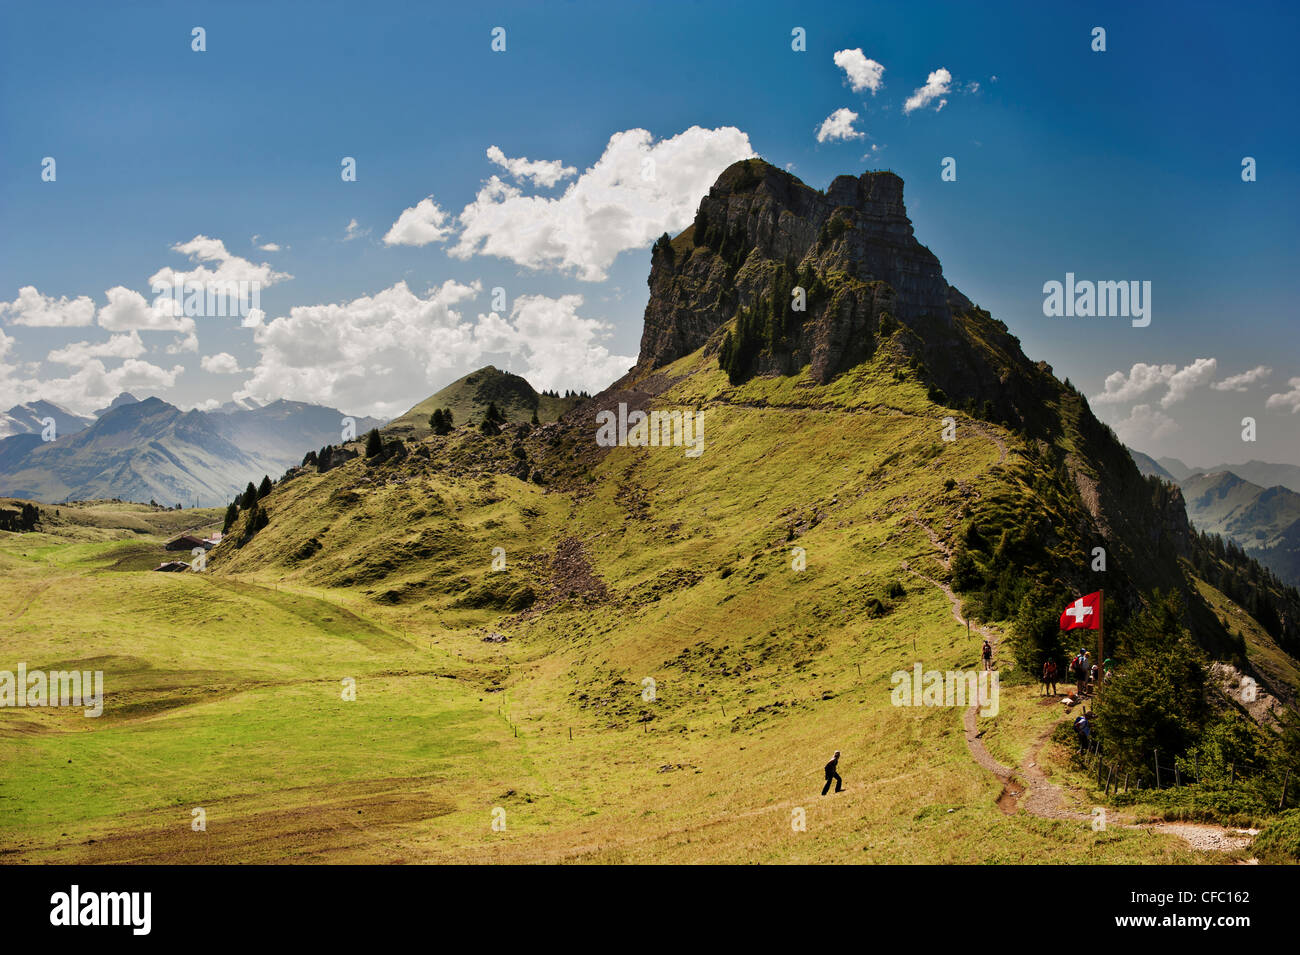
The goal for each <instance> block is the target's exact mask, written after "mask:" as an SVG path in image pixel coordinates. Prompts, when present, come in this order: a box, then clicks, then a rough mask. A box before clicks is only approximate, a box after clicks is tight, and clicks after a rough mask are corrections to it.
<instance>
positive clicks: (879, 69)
mask: <svg viewBox="0 0 1300 955" xmlns="http://www.w3.org/2000/svg"><path fill="white" fill-rule="evenodd" d="M834 59H835V65H836V66H838V67H839V68H840V69H842V70H843V71H844V72H845V73H846V74H847V75H848V79H849V88H850V89H852V90H853V92H855V93H861V92H862V91H863V90H870V91H871V95H872V96H875V95H876V91H877V90H879V89H880V87H881V78H882V77H883V76H884V75H885V68H884V67H883V66H882V65H881V64H879V63H877V62H876V61H875V60H869V59H867V57H866V56H865V55H864V54H863V52H862V51H861V50H840V51H839V52H837V53H836V54H835V57H834Z"/></svg>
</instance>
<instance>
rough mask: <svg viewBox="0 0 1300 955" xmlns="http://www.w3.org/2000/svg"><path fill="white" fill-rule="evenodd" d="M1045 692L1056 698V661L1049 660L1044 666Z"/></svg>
mask: <svg viewBox="0 0 1300 955" xmlns="http://www.w3.org/2000/svg"><path fill="white" fill-rule="evenodd" d="M1043 692H1044V693H1045V694H1047V695H1048V696H1056V661H1055V660H1048V661H1047V662H1046V663H1044V664H1043Z"/></svg>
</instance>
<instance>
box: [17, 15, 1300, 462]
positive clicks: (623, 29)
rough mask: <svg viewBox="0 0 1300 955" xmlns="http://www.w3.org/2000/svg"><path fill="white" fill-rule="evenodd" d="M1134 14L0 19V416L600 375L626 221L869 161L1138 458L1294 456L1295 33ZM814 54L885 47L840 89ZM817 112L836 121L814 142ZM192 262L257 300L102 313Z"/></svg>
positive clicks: (622, 327) (1262, 21) (394, 407)
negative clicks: (760, 165) (1109, 313)
mask: <svg viewBox="0 0 1300 955" xmlns="http://www.w3.org/2000/svg"><path fill="white" fill-rule="evenodd" d="M1133 6H1135V5H1132V4H1087V5H1085V4H1050V5H1047V4H1034V3H1025V4H1001V5H999V4H992V5H984V4H969V3H952V4H918V3H898V4H878V3H872V4H865V3H851V4H842V5H841V4H834V5H832V4H819V5H810V4H778V3H761V2H757V3H755V2H747V3H743V4H713V3H674V2H656V3H643V2H633V3H622V4H608V3H586V2H565V0H557V2H551V3H547V4H537V3H530V4H509V3H482V4H475V5H468V6H463V5H458V6H457V8H453V9H442V6H441V5H439V4H432V3H409V4H399V3H383V2H372V3H367V4H360V5H358V4H353V3H311V4H292V3H275V4H265V3H221V4H192V3H171V4H149V3H136V4H129V5H120V6H119V5H114V4H101V3H58V2H44V3H39V4H38V3H11V4H7V5H6V7H5V8H4V12H3V14H0V16H2V17H3V20H2V21H0V221H2V224H3V229H2V230H0V302H3V303H7V305H6V306H0V336H3V337H0V406H3V407H8V406H9V404H13V403H17V402H19V401H25V400H31V399H33V398H36V397H45V398H49V399H51V400H54V401H57V402H59V403H61V404H65V405H68V406H72V407H74V409H75V410H80V411H88V410H90V409H91V408H94V407H99V406H102V405H103V404H106V403H107V399H108V398H111V396H112V394H115V393H116V391H117V390H120V388H128V389H129V390H131V391H133V392H135V393H137V394H158V395H159V396H161V397H163V398H165V399H167V400H170V401H173V402H175V403H177V404H180V405H182V406H184V407H189V406H193V405H199V406H205V405H210V404H213V403H218V402H220V401H225V400H228V399H229V398H230V397H231V396H232V395H236V394H239V395H242V394H250V395H253V396H254V397H258V398H261V399H267V398H273V397H277V396H285V397H293V398H301V399H303V400H313V401H321V402H322V403H328V404H333V405H335V406H338V407H341V408H343V409H344V410H345V411H348V412H354V413H355V412H366V413H378V414H395V413H398V412H400V411H402V410H404V409H405V407H407V406H409V405H411V404H414V403H415V402H416V401H418V400H420V399H421V398H423V397H425V396H427V395H428V394H430V393H432V392H433V391H435V390H436V389H437V388H439V387H441V386H442V385H444V384H446V383H448V382H450V381H451V380H453V379H455V378H456V377H459V376H460V375H461V374H464V373H466V372H467V371H470V370H472V369H473V368H475V367H478V366H480V365H482V364H486V363H488V362H489V361H490V362H493V363H495V364H498V365H500V366H506V365H508V366H509V367H511V368H512V369H513V370H515V371H518V372H521V373H524V374H526V375H527V376H528V377H529V378H530V380H533V383H534V384H535V385H537V386H538V387H558V388H561V389H564V388H567V387H582V388H587V389H589V390H596V389H598V388H600V387H602V386H603V385H605V384H607V383H608V382H609V381H611V380H613V378H615V377H617V375H618V374H619V373H621V371H622V370H624V369H625V368H626V367H627V366H628V365H629V364H630V363H631V358H633V357H634V356H635V355H636V352H637V347H638V343H639V339H640V331H641V317H642V311H643V309H644V306H645V301H646V296H647V289H646V284H645V280H646V275H647V272H648V268H649V245H650V242H651V241H652V240H653V236H655V235H657V234H659V232H662V231H664V229H669V230H670V231H676V230H677V229H679V228H681V227H683V226H684V225H685V224H686V223H687V222H688V221H689V219H690V215H691V213H692V212H693V209H694V206H695V203H696V202H697V201H698V198H699V195H700V194H702V192H703V191H705V190H706V189H707V184H708V183H709V182H711V181H712V178H713V177H714V176H716V173H717V171H720V169H721V168H723V167H725V165H726V164H728V163H729V162H730V161H731V160H732V159H734V158H739V156H740V155H744V154H746V153H747V152H748V151H752V152H753V153H756V154H758V155H761V156H762V157H764V158H765V159H768V160H769V161H771V162H773V163H775V164H777V165H779V166H783V167H787V168H790V169H791V170H792V171H793V172H794V173H795V174H796V175H798V176H799V177H800V178H802V179H803V180H804V181H805V182H807V183H809V184H810V185H813V186H815V187H818V188H824V187H825V186H826V185H827V184H828V183H829V182H830V180H831V179H832V178H833V177H834V176H835V175H838V174H841V173H855V174H856V173H860V172H862V171H863V170H865V169H876V168H890V169H893V170H894V171H896V172H898V173H899V174H900V175H901V176H902V177H903V178H904V180H905V181H906V198H907V203H908V209H909V213H910V215H911V217H912V220H913V223H914V225H915V227H916V234H917V237H918V238H919V239H920V241H922V242H923V243H925V244H926V245H928V246H929V247H930V248H931V249H932V250H933V251H934V252H935V254H937V255H938V256H939V258H940V260H941V261H942V262H943V266H944V273H945V275H946V277H947V279H948V281H949V282H951V283H952V284H954V285H956V286H957V287H958V288H960V289H961V290H962V291H963V292H965V293H966V294H967V295H968V296H970V297H971V298H972V299H973V300H974V301H976V302H977V303H979V304H980V305H982V306H984V307H986V308H988V309H989V310H990V311H992V312H993V314H994V315H995V316H996V317H998V318H1001V319H1002V320H1004V321H1006V322H1007V324H1008V325H1009V326H1010V327H1011V329H1012V331H1013V332H1014V333H1015V334H1017V335H1018V336H1019V337H1020V338H1021V340H1022V343H1023V345H1024V348H1025V351H1026V353H1027V354H1028V355H1029V356H1030V357H1031V358H1035V359H1044V360H1047V361H1048V362H1049V363H1051V364H1052V366H1053V367H1054V369H1055V370H1056V372H1057V374H1058V375H1060V376H1062V377H1065V376H1069V377H1070V378H1071V380H1073V381H1074V383H1075V384H1076V385H1078V386H1079V387H1080V389H1081V390H1083V391H1084V392H1085V393H1086V394H1088V395H1089V396H1090V397H1094V398H1102V399H1103V400H1101V401H1094V408H1095V410H1097V412H1098V413H1099V414H1100V415H1101V416H1102V417H1103V418H1104V419H1105V420H1107V421H1109V422H1111V423H1112V424H1114V425H1116V426H1117V427H1118V428H1119V430H1120V433H1121V435H1122V436H1123V437H1124V438H1125V439H1126V440H1128V441H1129V442H1130V443H1131V444H1133V445H1135V446H1136V447H1138V448H1141V449H1144V450H1149V451H1152V452H1154V453H1157V454H1174V455H1176V456H1178V457H1181V458H1183V459H1184V460H1186V461H1188V462H1189V463H1191V464H1195V465H1210V464H1214V463H1218V462H1220V461H1240V460H1245V459H1247V458H1252V457H1257V458H1263V459H1265V460H1281V461H1290V462H1294V463H1300V410H1297V409H1300V390H1298V389H1297V386H1296V385H1300V381H1298V382H1297V383H1296V385H1292V384H1289V379H1292V378H1300V361H1297V357H1300V349H1298V348H1297V346H1296V336H1295V334H1294V332H1293V330H1292V326H1293V319H1294V309H1295V305H1294V295H1293V294H1291V286H1292V285H1293V283H1294V279H1293V277H1294V275H1295V274H1296V265H1297V262H1296V259H1297V248H1298V247H1300V245H1298V243H1297V238H1298V235H1297V232H1298V231H1300V226H1298V225H1297V223H1298V222H1300V215H1298V214H1297V213H1300V208H1298V206H1300V202H1298V201H1297V200H1298V195H1300V193H1298V191H1297V188H1296V175H1297V172H1298V171H1300V170H1297V163H1298V161H1300V160H1298V159H1297V157H1298V156H1300V143H1298V142H1297V138H1298V137H1297V130H1296V122H1295V118H1294V117H1295V109H1294V104H1293V97H1294V91H1295V89H1296V86H1297V82H1296V81H1297V79H1298V78H1300V77H1298V76H1297V74H1298V73H1300V68H1297V66H1296V60H1295V57H1294V53H1293V50H1294V45H1295V42H1296V39H1297V25H1298V19H1300V15H1298V14H1297V13H1296V12H1294V10H1293V9H1292V8H1290V7H1288V5H1284V4H1276V5H1269V4H1263V5H1259V6H1258V7H1257V8H1256V9H1254V10H1253V12H1250V13H1243V12H1241V11H1240V10H1239V9H1238V8H1236V7H1234V6H1230V5H1227V4H1223V5H1210V4H1194V3H1193V4H1178V5H1155V4H1153V5H1143V8H1142V9H1131V8H1132V7H1133ZM1098 26H1100V27H1103V28H1105V30H1106V47H1107V49H1106V51H1105V52H1094V51H1093V50H1092V49H1091V44H1092V35H1091V33H1092V30H1093V28H1094V27H1098ZM194 27H202V28H203V29H204V30H205V31H206V47H207V49H206V51H204V52H195V51H193V50H192V49H191V43H192V36H191V31H192V29H193V28H194ZM494 27H503V28H504V29H505V31H506V33H505V45H506V48H505V50H504V52H494V51H493V50H492V49H491V42H492V36H491V31H492V30H493V28H494ZM795 27H802V28H804V30H805V31H806V36H807V49H806V51H804V52H796V51H794V50H792V49H791V31H792V29H793V28H795ZM842 50H860V51H861V54H862V56H863V57H864V58H866V59H870V60H871V61H873V62H875V63H878V64H880V65H881V66H883V68H884V72H883V74H882V77H881V80H882V82H881V84H880V85H879V87H878V88H877V89H876V90H875V91H874V92H872V91H871V89H869V88H860V89H857V90H854V89H853V88H852V87H851V83H850V78H849V76H848V74H847V72H846V70H844V69H842V68H840V67H839V66H837V65H836V63H835V61H834V54H835V53H836V52H837V51H842ZM940 70H942V71H946V73H945V74H944V76H946V78H947V84H946V85H947V92H944V93H942V94H939V95H936V96H935V97H934V98H933V99H930V100H929V102H927V103H926V104H925V105H923V106H920V107H919V108H915V109H912V110H910V111H909V110H906V109H905V103H906V102H907V100H908V98H909V97H911V96H912V95H913V93H914V91H916V90H917V89H918V88H921V87H924V86H925V85H926V84H927V81H928V80H930V79H931V76H932V74H934V73H936V71H940ZM940 103H942V105H941V106H940ZM840 109H848V110H851V111H853V112H854V113H856V114H857V118H856V120H854V122H853V123H852V126H851V130H852V132H851V133H850V135H852V136H854V137H855V138H849V139H826V140H825V141H821V142H819V140H818V130H819V128H820V127H821V126H822V124H823V122H824V121H825V120H826V119H827V118H828V117H830V116H832V115H833V114H835V113H836V111H837V110H840ZM693 127H698V128H699V129H697V130H695V131H694V132H688V131H690V130H692V128H693ZM637 130H644V131H645V133H644V134H638V133H635V132H630V131H637ZM611 137H614V138H615V141H616V142H617V144H618V145H617V148H615V147H611ZM492 146H495V147H497V148H498V149H499V150H500V153H499V154H498V155H499V156H500V157H501V158H502V159H503V161H504V162H505V163H506V164H507V165H510V166H511V168H510V169H507V168H506V167H505V166H504V165H502V164H498V163H494V162H493V161H491V160H490V159H489V158H488V156H487V151H488V149H489V147H492ZM647 156H649V157H651V158H653V159H654V160H655V161H656V166H655V168H656V173H655V180H654V183H653V185H651V186H646V185H645V184H644V182H642V183H640V184H638V182H637V179H638V178H639V177H638V176H636V175H635V173H636V172H637V171H638V170H639V160H641V159H644V158H645V157H647ZM1246 156H1251V157H1254V158H1255V160H1256V162H1257V170H1258V172H1257V176H1258V178H1257V181H1255V182H1249V183H1246V182H1243V181H1242V178H1241V163H1242V159H1243V157H1246ZM45 157H53V158H54V159H55V162H56V177H57V178H56V179H55V181H53V182H46V181H42V178H41V174H42V161H43V160H44V158H45ZM343 157H354V158H355V159H356V162H357V179H356V181H355V182H344V181H342V179H341V177H340V163H341V160H342V159H343ZM944 157H953V158H954V159H955V160H956V164H957V166H956V168H957V179H956V181H954V182H945V181H942V180H941V178H940V163H941V161H942V159H943V158H944ZM521 159H526V160H528V161H530V162H533V163H538V162H543V163H547V162H552V163H554V165H553V166H550V167H545V166H526V167H523V169H522V170H521V168H520V166H519V165H518V163H510V162H509V161H510V160H521ZM569 170H572V171H571V172H570V171H569ZM548 171H549V175H550V177H552V178H554V177H558V178H554V181H553V182H552V181H550V179H549V178H548ZM524 173H528V174H529V175H524ZM493 176H497V177H499V179H498V180H497V184H496V185H493V184H492V181H491V179H492V177H493ZM570 193H571V194H570ZM566 195H567V197H568V198H567V199H566V198H565V197H566ZM426 197H432V200H431V202H432V206H427V205H426V209H427V210H432V211H431V212H421V210H420V203H421V201H422V200H425V199H426ZM530 197H536V198H535V199H534V198H530ZM406 210H415V211H414V212H412V213H411V215H410V216H409V217H408V225H409V224H410V222H418V223H420V224H419V225H417V226H416V227H414V228H407V229H405V230H394V225H395V223H397V222H398V221H399V218H401V217H402V216H403V214H404V212H405V211H406ZM467 213H468V217H467V215H466V214H467ZM354 222H355V226H353V228H352V229H351V232H349V225H350V224H351V223H354ZM399 233H400V234H399ZM349 236H350V237H349ZM386 236H387V237H389V238H390V240H393V241H387V242H386V241H385V237H386ZM198 237H203V238H202V241H196V240H197V239H198ZM254 237H257V238H256V239H254ZM214 240H216V241H218V242H219V246H217V245H216V244H215V243H214ZM411 243H420V244H411ZM177 246H183V247H184V248H185V249H186V250H188V251H178V250H177V248H176V247H177ZM263 246H274V247H276V248H262V247H263ZM191 255H206V256H208V257H207V258H206V259H192V258H191V257H190V256H191ZM223 263H224V264H223ZM200 265H202V266H204V267H206V268H209V269H216V268H217V267H218V266H220V267H222V268H224V269H226V270H228V272H227V273H223V274H230V275H241V276H242V275H248V276H254V277H256V278H260V279H262V280H263V281H264V282H265V280H266V279H268V278H269V279H270V284H264V285H263V287H262V288H261V292H260V296H261V298H260V305H261V309H262V310H263V311H264V312H265V315H264V316H260V317H259V319H258V321H257V322H256V323H255V324H249V325H247V326H245V324H244V323H241V320H240V319H239V318H222V317H215V316H200V317H197V318H195V319H193V320H192V321H191V322H190V323H189V324H188V325H186V323H184V322H183V321H177V320H174V319H173V318H171V317H169V316H168V317H165V319H166V320H165V321H163V320H161V319H159V318H158V316H156V315H154V316H152V317H150V316H147V315H144V314H143V313H142V312H141V310H140V309H139V308H138V307H136V306H138V304H139V303H138V302H137V301H136V298H135V297H134V296H139V297H148V298H149V299H152V295H151V289H150V279H151V277H153V276H155V275H157V274H158V273H159V272H160V270H165V269H172V270H176V271H182V272H184V271H190V270H194V269H195V268H197V267H199V266H200ZM1067 272H1073V273H1075V274H1076V276H1078V277H1079V278H1080V279H1092V280H1138V281H1150V282H1151V283H1152V321H1151V324H1150V326H1149V327H1146V328H1134V327H1132V326H1131V325H1130V323H1129V321H1128V320H1126V319H1123V318H1049V317H1047V316H1045V315H1044V314H1043V298H1044V295H1043V284H1044V283H1045V282H1047V281H1051V280H1054V279H1055V280H1058V281H1061V280H1064V277H1065V274H1066V273H1067ZM277 276H292V278H287V277H277ZM398 283H405V286H404V287H397V288H395V286H398ZM495 288H501V289H503V290H504V292H505V307H504V308H500V307H499V305H500V303H494V302H493V300H492V298H493V296H492V290H493V289H495ZM24 289H31V290H33V291H29V292H26V293H23V292H22V290H24ZM110 289H118V290H119V291H118V292H117V293H115V295H114V296H109V295H108V290H110ZM120 290H126V291H120ZM83 296H84V297H85V298H86V299H89V302H86V301H84V300H82V297H83ZM494 305H496V306H498V307H497V311H496V313H495V314H494ZM56 322H57V323H61V324H53V323H56ZM163 324H165V325H169V327H170V328H171V330H157V326H159V325H163ZM51 355H53V356H54V360H51V358H50V356H51ZM1198 360H1199V363H1198ZM1134 366H1139V367H1137V368H1135V367H1134ZM1261 366H1263V368H1266V369H1267V371H1264V370H1262V369H1261ZM1116 373H1119V377H1114V376H1115V375H1116ZM1240 376H1245V377H1244V378H1243V377H1240ZM1108 378H1110V381H1109V383H1108V382H1107V379H1108ZM1107 392H1108V393H1107ZM1271 396H1277V397H1276V398H1272V399H1271V400H1270V398H1271ZM1247 415H1250V416H1252V417H1254V418H1256V420H1257V434H1258V440H1257V441H1256V443H1254V444H1247V443H1244V442H1243V441H1242V440H1241V419H1242V418H1243V417H1245V416H1247Z"/></svg>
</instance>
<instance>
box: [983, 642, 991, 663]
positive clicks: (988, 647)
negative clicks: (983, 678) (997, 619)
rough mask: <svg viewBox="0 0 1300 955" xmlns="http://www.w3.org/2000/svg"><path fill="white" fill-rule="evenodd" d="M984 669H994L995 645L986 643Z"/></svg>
mask: <svg viewBox="0 0 1300 955" xmlns="http://www.w3.org/2000/svg"><path fill="white" fill-rule="evenodd" d="M984 669H986V670H992V669H993V644H991V643H989V642H988V641H987V640H985V641H984Z"/></svg>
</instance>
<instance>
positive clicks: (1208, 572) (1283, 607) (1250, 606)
mask: <svg viewBox="0 0 1300 955" xmlns="http://www.w3.org/2000/svg"><path fill="white" fill-rule="evenodd" d="M1157 480H1158V479H1157ZM1159 483H1161V484H1163V482H1159ZM1191 561H1192V566H1193V567H1194V568H1195V569H1196V576H1198V577H1200V578H1201V579H1202V580H1204V581H1205V582H1206V583H1208V584H1210V585H1211V586H1213V587H1214V588H1215V589H1217V590H1219V591H1221V592H1222V593H1223V594H1225V595H1226V596H1227V597H1228V599H1229V600H1231V601H1233V602H1234V603H1236V604H1238V605H1240V606H1242V607H1244V608H1245V609H1246V611H1247V612H1248V613H1249V614H1250V615H1251V616H1252V617H1254V618H1255V620H1256V621H1257V622H1258V623H1259V625H1260V626H1261V627H1263V628H1264V630H1265V631H1266V632H1267V633H1268V635H1269V636H1270V637H1272V638H1273V639H1274V640H1276V641H1277V642H1278V643H1279V644H1280V645H1281V646H1282V648H1283V649H1284V650H1286V651H1287V652H1288V653H1290V654H1291V655H1292V656H1300V639H1298V637H1297V628H1300V591H1297V590H1296V588H1295V587H1293V586H1291V585H1289V584H1286V583H1284V582H1283V581H1281V580H1279V579H1278V578H1277V576H1276V575H1274V574H1273V572H1272V571H1270V570H1269V569H1268V568H1267V567H1265V566H1263V565H1262V564H1261V563H1260V562H1259V561H1257V560H1255V558H1253V557H1250V556H1248V555H1247V554H1246V552H1245V551H1244V550H1242V549H1241V547H1239V546H1238V545H1237V544H1236V543H1235V542H1234V541H1232V540H1225V539H1224V538H1223V537H1221V536H1219V535H1218V534H1206V533H1204V532H1197V533H1195V534H1194V535H1193V538H1192V554H1191Z"/></svg>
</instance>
